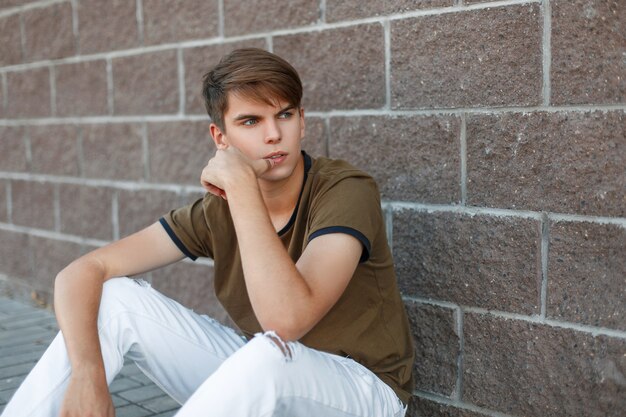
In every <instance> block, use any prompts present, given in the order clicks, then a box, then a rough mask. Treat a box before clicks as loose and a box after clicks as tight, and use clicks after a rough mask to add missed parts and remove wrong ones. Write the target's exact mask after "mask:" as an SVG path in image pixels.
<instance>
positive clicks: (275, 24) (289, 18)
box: [224, 0, 319, 36]
mask: <svg viewBox="0 0 626 417" xmlns="http://www.w3.org/2000/svg"><path fill="white" fill-rule="evenodd" d="M318 16H319V9H318V5H317V2H316V1H309V0H292V1H289V2H288V3H287V2H285V1H274V0H250V1H247V2H246V5H245V7H242V5H241V3H238V2H236V1H225V2H224V32H225V33H226V35H227V36H232V35H243V34H246V33H255V32H267V31H271V30H275V29H286V28H293V27H297V26H307V25H311V24H313V23H316V22H317V19H318Z"/></svg>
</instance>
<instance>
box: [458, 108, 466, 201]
mask: <svg viewBox="0 0 626 417" xmlns="http://www.w3.org/2000/svg"><path fill="white" fill-rule="evenodd" d="M459 140H460V142H461V143H460V145H461V184H460V185H461V205H462V206H466V205H467V116H466V114H465V113H461V133H460V138H459Z"/></svg>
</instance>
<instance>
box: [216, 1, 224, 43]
mask: <svg viewBox="0 0 626 417" xmlns="http://www.w3.org/2000/svg"><path fill="white" fill-rule="evenodd" d="M217 14H218V28H217V32H218V35H219V39H222V40H223V39H224V0H218V1H217Z"/></svg>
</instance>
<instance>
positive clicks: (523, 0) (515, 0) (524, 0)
mask: <svg viewBox="0 0 626 417" xmlns="http://www.w3.org/2000/svg"><path fill="white" fill-rule="evenodd" d="M541 1H542V0H504V1H496V2H492V3H479V4H473V5H469V6H463V7H459V6H448V7H442V8H435V9H422V10H415V11H410V12H406V13H400V14H393V15H388V16H382V17H381V16H376V17H371V18H365V19H357V20H350V21H343V22H335V23H320V24H318V25H311V26H303V27H299V28H289V29H280V30H274V31H267V32H257V33H250V34H246V35H242V36H232V37H228V38H227V37H224V36H218V37H214V38H208V39H203V40H193V41H183V42H176V43H167V44H161V45H151V46H147V47H146V46H143V47H138V48H131V49H124V50H117V51H110V52H101V53H96V54H91V55H83V56H80V57H68V58H62V59H57V60H53V62H54V63H55V64H56V63H66V62H67V63H70V62H76V61H80V60H85V59H86V60H94V59H103V58H118V57H124V56H130V55H139V54H142V53H149V52H157V51H163V50H168V49H175V48H193V47H196V46H206V45H214V44H223V43H230V42H238V41H246V40H250V39H259V38H264V37H266V36H283V35H294V34H300V33H315V32H320V31H323V30H332V29H341V28H346V27H351V26H358V25H366V24H371V23H382V22H384V21H391V20H401V19H408V18H414V17H423V16H436V15H442V14H449V13H457V12H463V11H470V10H480V9H485V8H497V7H506V6H515V5H524V4H533V3H540V2H541ZM49 62H50V61H39V62H38V63H29V64H18V65H12V66H8V67H5V68H3V69H2V71H15V70H20V69H23V68H24V67H27V66H35V65H39V66H41V65H43V63H49Z"/></svg>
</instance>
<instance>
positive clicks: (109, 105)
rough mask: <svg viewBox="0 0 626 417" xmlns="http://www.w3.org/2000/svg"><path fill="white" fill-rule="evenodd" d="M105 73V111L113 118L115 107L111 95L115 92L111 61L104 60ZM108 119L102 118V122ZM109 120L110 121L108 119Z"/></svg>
mask: <svg viewBox="0 0 626 417" xmlns="http://www.w3.org/2000/svg"><path fill="white" fill-rule="evenodd" d="M106 64H107V65H106V71H107V110H108V111H109V115H110V116H113V114H114V113H115V106H114V100H113V94H114V93H115V91H114V90H113V63H112V62H111V59H110V58H108V59H107V60H106ZM106 119H109V118H108V117H107V118H105V117H104V116H103V120H106ZM109 120H110V119H109Z"/></svg>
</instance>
